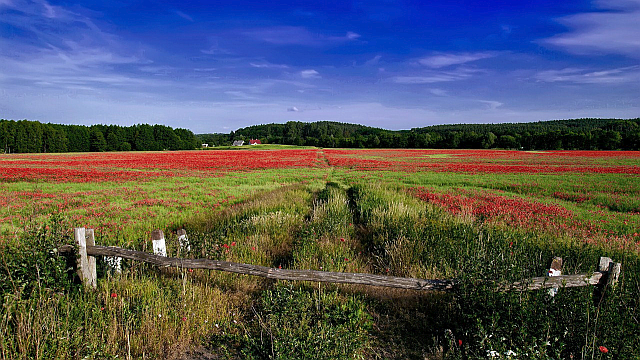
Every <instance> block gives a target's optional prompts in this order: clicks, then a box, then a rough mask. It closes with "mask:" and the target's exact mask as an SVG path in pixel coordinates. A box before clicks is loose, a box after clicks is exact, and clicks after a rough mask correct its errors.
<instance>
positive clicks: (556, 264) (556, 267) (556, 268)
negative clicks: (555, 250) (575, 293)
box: [547, 256, 562, 297]
mask: <svg viewBox="0 0 640 360" xmlns="http://www.w3.org/2000/svg"><path fill="white" fill-rule="evenodd" d="M560 275H562V258H561V257H557V256H556V257H554V258H553V260H552V261H551V266H550V267H549V272H548V273H547V276H549V277H552V276H560ZM557 293H558V288H557V287H554V288H551V289H549V295H551V297H554V296H556V294H557Z"/></svg>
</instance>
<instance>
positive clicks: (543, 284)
mask: <svg viewBox="0 0 640 360" xmlns="http://www.w3.org/2000/svg"><path fill="white" fill-rule="evenodd" d="M58 250H59V252H60V253H67V252H73V251H74V247H73V246H70V245H65V246H62V247H60V248H59V249H58ZM80 251H81V250H80ZM85 251H86V253H87V254H88V255H91V256H118V257H121V258H124V259H130V260H137V261H143V262H146V263H150V264H153V265H156V266H159V267H165V268H167V267H179V268H190V269H209V270H219V271H226V272H231V273H236V274H243V275H254V276H261V277H266V278H269V279H277V280H294V281H314V282H330V283H342V284H357V285H370V286H383V287H394V288H401V289H411V290H431V291H451V290H453V289H454V287H455V286H456V285H457V281H456V280H451V279H436V280H427V279H411V278H401V277H394V276H384V275H372V274H363V273H338V272H327V271H316V270H288V269H276V268H269V267H266V266H259V265H250V264H241V263H233V262H228V261H221V260H211V259H180V258H171V257H164V256H161V255H155V254H150V253H147V252H143V251H136V250H128V249H122V248H119V247H113V246H86V250H85ZM554 260H555V259H554ZM556 265H558V264H556ZM552 267H553V265H552ZM610 267H612V268H613V271H612V272H615V271H616V269H617V273H616V274H619V273H620V268H621V266H620V264H619V263H611V266H610ZM556 270H557V269H556ZM608 274H609V271H596V272H594V273H593V274H577V275H559V276H554V277H549V276H542V277H535V278H530V279H526V280H523V281H518V282H515V283H512V284H506V285H502V286H499V287H498V290H500V291H528V290H539V289H553V288H560V287H580V286H588V285H602V283H603V282H606V281H608V277H607V275H608ZM612 277H613V276H612ZM617 277H618V275H615V279H617Z"/></svg>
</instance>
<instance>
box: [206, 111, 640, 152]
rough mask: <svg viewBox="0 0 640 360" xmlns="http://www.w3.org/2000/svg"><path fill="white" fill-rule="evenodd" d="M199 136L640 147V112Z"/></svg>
mask: <svg viewBox="0 0 640 360" xmlns="http://www.w3.org/2000/svg"><path fill="white" fill-rule="evenodd" d="M198 137H199V138H200V140H201V141H202V142H203V143H209V145H231V142H232V141H234V140H245V142H248V141H249V139H260V140H261V141H262V143H263V144H267V143H271V144H288V145H306V146H320V147H346V148H436V149H437V148H441V149H491V148H505V149H524V150H640V118H637V119H628V120H621V119H577V120H554V121H541V122H535V123H512V124H460V125H437V126H429V127H423V128H414V129H411V130H401V131H391V130H384V129H379V128H372V127H367V126H362V125H355V124H345V123H338V122H331V121H320V122H313V123H303V122H298V121H289V122H287V123H286V124H268V125H256V126H249V127H246V128H242V129H238V130H237V131H235V132H231V133H230V134H201V135H198Z"/></svg>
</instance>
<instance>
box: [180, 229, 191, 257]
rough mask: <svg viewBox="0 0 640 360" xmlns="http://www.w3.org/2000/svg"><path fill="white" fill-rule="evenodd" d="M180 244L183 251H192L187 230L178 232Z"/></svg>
mask: <svg viewBox="0 0 640 360" xmlns="http://www.w3.org/2000/svg"><path fill="white" fill-rule="evenodd" d="M178 243H179V244H180V249H181V250H186V251H187V252H188V251H191V244H189V238H188V237H187V231H186V230H185V229H180V230H178Z"/></svg>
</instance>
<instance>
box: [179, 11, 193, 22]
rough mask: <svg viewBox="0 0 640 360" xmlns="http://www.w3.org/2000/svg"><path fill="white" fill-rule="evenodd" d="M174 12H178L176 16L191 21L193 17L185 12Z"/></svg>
mask: <svg viewBox="0 0 640 360" xmlns="http://www.w3.org/2000/svg"><path fill="white" fill-rule="evenodd" d="M176 14H178V16H180V17H181V18H183V19H186V20H189V21H191V22H193V21H194V20H193V18H192V17H191V16H189V15H187V14H185V13H183V12H182V11H176Z"/></svg>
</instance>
